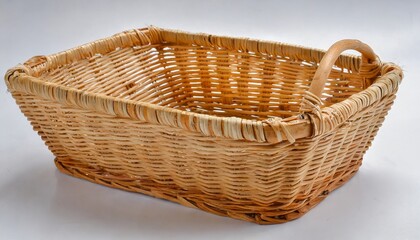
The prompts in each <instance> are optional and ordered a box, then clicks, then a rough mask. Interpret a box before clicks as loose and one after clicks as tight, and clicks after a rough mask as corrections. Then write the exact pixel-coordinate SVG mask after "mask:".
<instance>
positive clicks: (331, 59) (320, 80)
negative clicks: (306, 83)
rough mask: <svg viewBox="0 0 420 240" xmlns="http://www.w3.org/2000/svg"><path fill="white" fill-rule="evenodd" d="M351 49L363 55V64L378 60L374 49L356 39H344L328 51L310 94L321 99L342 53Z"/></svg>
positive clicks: (311, 86) (312, 84)
mask: <svg viewBox="0 0 420 240" xmlns="http://www.w3.org/2000/svg"><path fill="white" fill-rule="evenodd" d="M351 49H352V50H356V51H358V52H360V53H361V54H362V62H374V61H375V60H376V54H375V53H374V52H373V50H372V48H371V47H369V46H368V45H366V44H365V43H363V42H361V41H359V40H354V39H344V40H341V41H338V42H336V43H334V44H333V45H332V46H331V47H330V48H329V49H328V51H327V52H326V54H325V55H324V57H323V58H322V60H321V62H320V63H319V67H318V70H317V71H316V72H315V75H314V78H313V80H312V83H311V85H310V87H309V92H311V93H312V94H314V95H316V96H318V97H321V94H322V91H323V90H324V87H325V83H326V82H327V78H328V76H329V75H330V73H331V70H332V67H333V65H334V63H335V62H336V61H337V59H338V57H339V56H340V54H341V53H342V52H344V51H346V50H351Z"/></svg>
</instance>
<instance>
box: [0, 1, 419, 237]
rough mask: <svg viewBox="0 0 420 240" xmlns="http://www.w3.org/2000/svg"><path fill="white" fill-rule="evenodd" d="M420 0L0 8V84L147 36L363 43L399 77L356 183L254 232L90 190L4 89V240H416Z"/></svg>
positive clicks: (0, 131)
mask: <svg viewBox="0 0 420 240" xmlns="http://www.w3.org/2000/svg"><path fill="white" fill-rule="evenodd" d="M419 3H420V2H419V1H414V0H413V1H405V2H404V1H383V0H382V1H367V0H364V1H342V2H340V1H331V2H321V1H307V2H303V1H291V0H289V1H284V2H282V1H201V2H200V1H198V0H195V1H167V2H165V1H157V0H152V1H81V0H77V1H75V0H73V1H62V2H60V1H51V2H47V1H39V0H37V1H11V0H10V1H5V0H0V73H2V74H4V73H5V72H6V69H8V68H9V67H12V66H14V65H16V64H17V63H21V62H24V61H25V60H26V59H28V58H30V57H32V56H35V55H43V54H52V53H56V52H58V51H61V50H65V49H68V48H71V47H74V46H77V45H80V44H83V43H86V42H90V41H93V40H96V39H98V38H102V37H107V36H110V35H112V34H114V33H117V32H120V31H123V30H127V29H131V28H140V27H145V26H148V25H156V26H159V27H166V28H175V29H183V30H188V31H193V32H207V33H213V34H223V35H231V36H245V37H252V38H259V39H265V40H276V41H281V42H286V43H293V44H300V45H304V46H309V47H316V48H321V49H326V48H328V47H329V46H330V45H331V44H332V43H333V42H335V41H337V40H339V39H343V38H356V39H360V40H362V41H364V42H366V43H368V44H369V45H371V47H372V48H373V49H374V50H375V51H376V53H377V54H378V55H379V56H380V57H381V59H382V61H392V62H395V63H397V64H399V65H401V66H402V67H403V68H404V70H405V79H404V80H403V83H402V85H401V88H400V90H399V93H398V97H397V100H396V102H395V104H394V106H393V109H392V110H391V111H390V113H389V115H388V117H387V118H386V120H385V123H384V125H383V126H382V128H381V130H380V131H379V134H378V135H377V137H376V139H375V141H374V143H373V146H372V148H371V149H370V150H369V151H368V152H367V154H366V155H365V158H364V164H363V165H362V167H361V169H360V171H359V173H358V174H357V175H356V176H355V177H354V178H353V179H352V180H351V181H350V182H348V183H347V184H346V185H345V186H344V187H342V188H340V189H339V190H337V191H335V192H334V193H332V194H331V195H330V196H329V197H328V198H327V199H326V200H325V201H324V202H322V203H321V204H320V205H318V206H317V207H316V208H315V209H313V210H312V211H310V212H309V213H308V214H306V215H305V216H303V217H302V218H300V219H298V220H296V221H292V222H289V223H286V224H281V225H271V226H259V225H254V224H251V223H247V222H242V221H238V220H233V219H229V218H225V217H219V216H215V215H212V214H208V213H204V212H202V211H199V210H196V209H190V208H186V207H183V206H181V205H178V204H174V203H171V202H167V201H163V200H158V199H154V198H151V197H147V196H144V195H141V194H134V193H129V192H124V191H120V190H115V189H111V188H107V187H103V186H100V185H96V184H92V183H89V182H87V181H82V180H79V179H76V178H72V177H68V176H66V175H63V174H61V173H59V172H58V170H56V169H55V166H54V164H53V155H52V154H51V153H50V152H49V151H48V149H47V147H46V146H45V145H44V144H43V142H42V141H41V139H40V137H39V136H38V135H37V134H36V133H35V132H34V131H33V130H32V128H31V126H30V125H29V123H28V122H27V120H26V119H25V118H24V116H23V114H21V113H20V111H19V109H18V107H17V105H16V104H15V103H14V101H13V99H12V97H11V95H10V94H9V93H8V92H7V90H6V87H5V84H4V82H3V81H1V83H0V102H1V105H0V106H1V108H0V239H102V240H105V239H176V238H178V239H294V240H298V239H381V240H384V239H420V156H419V149H420V144H419V137H420V131H419V120H420V114H419V112H420V107H419V106H420V101H419V90H420V70H419V69H420V60H419V59H420V47H419V46H420V14H419V13H420V4H419Z"/></svg>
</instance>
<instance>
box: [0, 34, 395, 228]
mask: <svg viewBox="0 0 420 240" xmlns="http://www.w3.org/2000/svg"><path fill="white" fill-rule="evenodd" d="M346 49H355V50H358V51H360V52H361V53H362V57H358V56H351V55H340V54H341V52H342V51H344V50H346ZM321 59H322V61H321ZM401 79H402V71H401V69H400V68H399V67H398V66H396V65H393V64H390V63H381V62H380V61H379V59H378V58H376V55H375V54H374V53H373V51H372V50H371V49H370V48H369V47H368V46H366V45H365V44H363V43H361V42H359V41H356V40H343V41H340V42H338V43H336V44H334V45H333V46H332V47H331V48H330V50H328V52H327V53H325V52H324V51H321V50H316V49H310V48H305V47H300V46H292V45H287V44H282V43H277V42H267V41H259V40H251V39H246V38H232V37H223V36H215V35H209V34H192V33H186V32H181V31H174V30H166V29H160V28H156V27H149V28H145V29H137V30H131V31H126V32H123V33H120V34H116V35H114V36H112V37H109V38H105V39H102V40H98V41H95V42H92V43H89V44H85V45H83V46H80V47H76V48H73V49H70V50H67V51H64V52H60V53H58V54H53V55H48V56H36V57H33V58H31V59H30V60H28V61H27V62H25V63H24V64H22V65H18V66H16V67H15V68H12V69H10V70H9V71H8V72H7V73H6V76H5V80H6V84H7V86H8V89H9V90H10V92H11V93H12V95H13V97H14V98H15V99H16V102H17V104H18V105H19V106H20V108H21V110H22V112H23V113H24V114H25V116H26V117H27V118H28V119H29V121H30V122H31V123H32V125H33V127H34V129H35V130H36V131H37V132H38V133H39V135H40V136H41V137H42V139H43V140H44V141H45V143H46V145H48V147H49V149H50V150H51V151H52V152H53V153H54V155H55V156H56V159H55V163H56V165H57V167H58V169H59V170H60V171H62V172H64V173H67V174H70V175H73V176H76V177H79V178H83V179H87V180H89V181H92V182H96V183H100V184H103V185H107V186H111V187H115V188H120V189H125V190H128V191H134V192H140V193H145V194H148V195H152V196H155V197H158V198H163V199H168V200H170V201H174V202H178V203H180V204H183V205H186V206H190V207H197V208H200V209H203V210H205V211H208V212H211V213H215V214H219V215H223V216H229V217H232V218H237V219H242V220H246V221H251V222H256V223H260V224H270V223H282V222H286V221H289V220H292V219H295V218H297V217H299V216H301V215H303V214H304V213H306V212H307V211H308V210H309V209H311V208H312V207H314V206H315V205H316V204H317V203H319V202H320V201H321V200H322V199H324V198H325V197H326V196H327V195H328V194H329V193H330V192H331V191H332V190H334V189H336V188H337V187H339V186H341V185H342V184H343V183H345V182H346V181H347V180H349V179H350V178H351V177H352V176H353V175H354V174H355V172H356V171H357V170H358V168H359V166H360V164H361V161H362V157H363V154H364V153H365V152H366V150H367V149H368V147H369V146H370V145H371V142H372V139H373V138H374V136H375V135H376V133H377V131H378V128H379V127H380V126H381V123H382V121H383V120H384V117H385V115H386V114H387V112H388V110H389V109H390V107H391V105H392V103H393V100H394V98H395V93H396V91H397V89H398V85H399V83H400V81H401Z"/></svg>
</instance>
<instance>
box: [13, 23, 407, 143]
mask: <svg viewBox="0 0 420 240" xmlns="http://www.w3.org/2000/svg"><path fill="white" fill-rule="evenodd" d="M191 36H192V37H193V41H196V44H213V46H218V45H219V46H226V43H224V42H223V40H225V41H226V40H231V42H233V43H232V45H234V43H235V40H244V38H236V37H225V36H218V35H210V34H204V33H199V34H195V33H188V32H182V31H176V30H168V29H161V28H156V27H149V28H142V29H133V30H130V31H125V32H122V33H119V34H115V35H113V36H111V37H108V38H104V39H100V40H97V41H94V42H91V43H87V44H84V45H81V46H79V47H75V48H72V49H70V50H67V51H62V52H59V53H56V54H51V55H47V56H35V57H33V58H31V59H29V60H28V61H26V62H25V63H24V64H21V65H18V66H16V67H14V68H11V69H9V70H8V71H7V73H6V75H5V81H6V85H7V86H8V89H9V90H10V91H17V92H24V93H29V94H34V95H38V96H41V97H42V98H45V99H48V100H53V101H58V102H60V103H62V104H66V105H70V106H76V107H79V108H83V109H88V110H93V111H98V112H101V113H106V114H109V115H113V116H117V117H123V118H130V119H136V120H140V121H145V122H150V123H154V124H163V125H168V126H173V127H177V128H181V129H184V130H188V131H193V132H199V133H201V134H203V135H206V136H214V137H223V138H229V139H234V140H247V141H254V142H259V143H280V142H283V141H288V142H289V143H293V142H294V141H295V140H296V139H300V138H305V137H314V136H317V135H320V134H322V133H324V132H327V131H331V130H333V129H335V128H336V127H338V126H340V125H341V124H343V123H344V122H345V121H346V120H347V119H348V118H349V117H350V116H352V115H354V114H355V113H357V112H358V111H360V110H361V109H363V108H365V107H367V106H369V105H370V104H373V103H374V102H377V101H380V100H381V99H382V98H383V97H384V96H386V95H388V94H390V93H392V92H393V91H395V90H396V89H397V88H398V85H399V83H400V82H401V79H402V77H403V76H402V70H401V68H400V67H398V66H397V65H395V64H392V63H382V71H381V75H380V76H378V77H377V79H376V80H375V82H374V83H373V84H372V85H370V86H369V87H367V88H366V89H364V90H362V91H360V92H358V93H355V94H353V95H351V96H350V97H348V98H347V99H345V100H343V101H341V102H339V103H335V104H333V105H331V106H329V107H322V103H321V100H320V99H319V98H318V97H313V96H312V97H311V96H310V95H309V96H308V98H307V99H308V101H309V102H310V103H311V106H312V108H311V109H308V110H307V111H304V112H302V113H301V114H300V115H296V116H292V117H289V118H285V119H282V118H278V117H275V118H268V119H265V120H250V119H244V118H240V117H221V116H214V115H209V114H204V113H196V112H188V111H184V110H180V109H173V108H170V107H165V106H161V105H157V104H152V103H148V102H143V101H134V100H129V99H122V98H118V97H112V96H107V95H105V94H98V93H93V92H85V91H83V90H78V89H75V88H71V87H67V86H62V85H59V84H56V83H51V82H45V81H43V80H42V78H40V77H39V75H40V73H42V72H44V71H48V70H51V69H53V68H54V67H59V66H61V65H64V64H70V63H72V62H74V61H78V60H81V59H86V58H88V57H89V56H93V54H96V53H98V51H95V49H101V50H102V52H104V53H106V52H107V51H108V52H109V51H112V50H115V49H116V48H121V47H129V46H130V47H131V46H133V45H136V44H154V43H158V42H159V41H160V42H164V41H167V42H168V40H169V42H170V41H174V39H175V41H178V42H181V43H182V42H183V41H187V37H191ZM171 38H174V39H172V40H171ZM151 39H152V41H151ZM188 43H189V44H191V41H190V42H188ZM246 43H248V44H245V45H244V46H242V49H243V50H244V51H249V50H257V52H261V51H262V53H266V54H274V53H276V52H277V53H276V54H279V53H283V55H286V54H285V53H287V54H289V55H288V56H291V57H295V58H300V57H301V56H302V55H299V54H297V53H298V52H299V51H310V54H306V55H304V56H309V57H310V58H312V59H309V60H312V61H316V60H317V61H318V62H319V61H320V60H321V59H322V56H323V55H324V54H325V51H323V50H319V49H313V48H307V47H302V46H298V45H291V44H284V43H279V42H271V41H262V40H254V39H248V38H247V39H246ZM103 46H107V47H105V48H104V47H103ZM262 46H265V48H263V47H262ZM234 49H236V50H238V49H237V48H234ZM75 53H76V54H75ZM69 56H72V57H69ZM360 59H361V58H360V57H359V56H354V55H347V54H343V55H341V56H340V57H339V59H338V60H337V66H339V65H342V64H346V63H347V64H348V63H349V62H351V66H354V70H357V68H358V66H359V63H360ZM301 60H308V59H301Z"/></svg>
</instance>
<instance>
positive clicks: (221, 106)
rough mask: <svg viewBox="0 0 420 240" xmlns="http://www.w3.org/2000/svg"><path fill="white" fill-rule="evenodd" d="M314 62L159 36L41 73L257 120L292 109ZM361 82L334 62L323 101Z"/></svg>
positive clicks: (99, 89) (91, 88) (89, 87)
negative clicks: (157, 39)
mask: <svg viewBox="0 0 420 240" xmlns="http://www.w3.org/2000/svg"><path fill="white" fill-rule="evenodd" d="M317 66H318V62H315V61H307V60H299V59H297V58H293V57H290V56H278V55H271V54H265V53H256V52H249V51H247V52H245V51H241V50H234V49H227V48H223V47H212V46H200V45H196V44H179V43H169V42H163V41H162V42H159V43H156V44H147V45H139V46H129V47H123V48H117V49H115V50H113V51H110V52H108V53H105V54H94V55H93V56H91V57H89V58H84V59H81V60H78V61H75V62H72V63H70V64H66V65H63V66H60V67H58V68H55V69H51V70H49V71H45V72H43V73H42V74H41V77H42V78H43V79H44V80H46V81H49V82H54V83H58V84H60V85H64V86H67V87H71V88H75V89H80V90H84V91H87V92H92V93H96V94H103V95H107V96H112V97H117V98H123V99H130V100H134V101H144V102H149V103H153V104H157V105H161V106H167V107H170V108H174V109H181V110H185V111H192V112H197V113H204V114H210V115H216V116H235V117H241V118H246V119H257V120H262V119H266V118H268V117H273V116H277V117H283V118H286V117H290V116H293V115H296V114H298V113H299V111H300V106H301V99H302V95H303V93H304V91H305V90H307V89H308V88H309V85H310V83H311V80H312V77H313V75H314V74H315V71H316V69H317ZM366 87H367V85H366V80H365V78H363V77H361V76H360V75H359V74H358V73H354V72H353V71H352V70H350V67H348V68H347V67H334V69H333V71H332V73H331V75H330V77H329V79H328V81H327V84H326V87H325V90H324V92H323V96H322V99H323V102H324V104H325V105H326V106H329V105H331V104H333V103H337V102H340V101H342V100H344V99H346V98H347V97H349V96H350V95H352V94H354V93H356V92H359V91H361V90H363V89H364V88H366Z"/></svg>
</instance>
